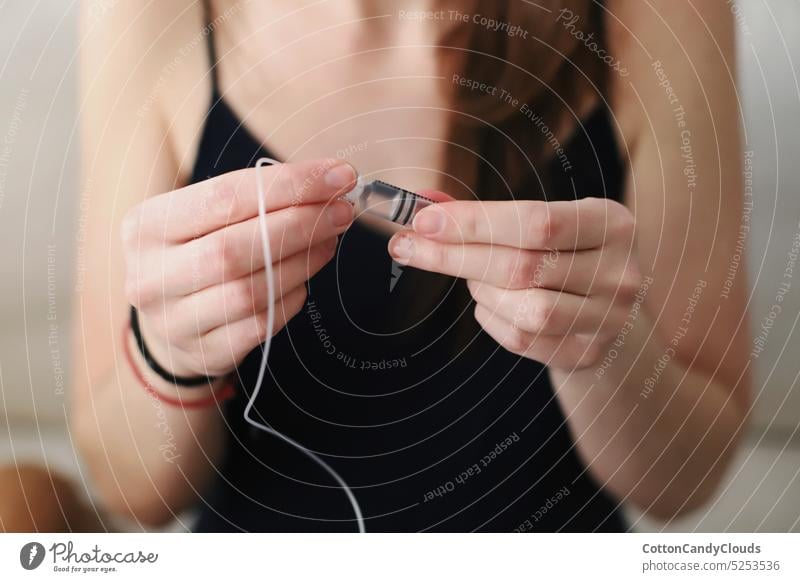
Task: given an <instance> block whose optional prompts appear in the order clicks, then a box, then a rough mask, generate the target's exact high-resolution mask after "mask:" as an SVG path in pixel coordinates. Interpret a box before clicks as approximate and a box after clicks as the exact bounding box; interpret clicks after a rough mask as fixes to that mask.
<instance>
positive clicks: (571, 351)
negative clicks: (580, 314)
mask: <svg viewBox="0 0 800 582" xmlns="http://www.w3.org/2000/svg"><path fill="white" fill-rule="evenodd" d="M475 319H476V320H477V321H478V323H479V324H480V326H481V327H482V328H483V330H484V331H485V332H486V333H487V334H489V336H491V337H492V339H494V341H496V342H497V343H498V344H500V345H501V346H502V347H503V348H505V349H507V350H508V351H509V352H511V353H513V354H517V355H519V356H522V357H525V358H530V359H531V360H536V361H537V362H541V363H543V364H545V365H546V366H548V367H550V368H554V369H564V370H580V369H583V368H586V367H589V366H592V365H594V364H595V363H596V362H597V361H598V359H599V358H600V357H601V356H602V345H603V344H602V343H601V342H599V341H596V340H593V339H592V338H588V337H582V336H574V335H569V336H552V335H537V334H533V333H530V332H527V331H524V330H522V329H520V328H519V327H516V326H515V325H513V324H512V323H511V322H509V321H508V320H506V319H504V318H503V317H501V316H499V315H497V314H494V313H492V312H491V311H490V310H488V309H486V307H484V306H483V305H480V304H478V305H476V306H475Z"/></svg>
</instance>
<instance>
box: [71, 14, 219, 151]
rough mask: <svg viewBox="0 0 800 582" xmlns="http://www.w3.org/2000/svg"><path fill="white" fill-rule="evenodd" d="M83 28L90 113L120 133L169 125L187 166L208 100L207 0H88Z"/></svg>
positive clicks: (171, 145)
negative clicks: (186, 154)
mask: <svg viewBox="0 0 800 582" xmlns="http://www.w3.org/2000/svg"><path fill="white" fill-rule="evenodd" d="M80 30H81V32H80V38H81V72H82V74H81V88H82V93H83V99H84V109H85V111H84V113H85V114H88V116H89V117H90V118H94V119H95V121H96V122H97V123H102V124H106V125H107V124H109V123H111V124H113V125H114V126H115V127H116V128H117V130H119V131H125V130H126V129H128V130H130V129H131V128H133V127H140V128H141V127H148V128H149V127H152V128H155V127H161V128H163V129H164V133H165V135H164V136H163V137H164V138H165V139H166V140H167V141H168V143H167V144H165V145H166V146H167V147H169V148H170V151H171V152H172V155H174V157H175V158H176V159H177V160H178V162H177V163H178V164H180V161H179V160H180V158H181V157H182V156H183V155H184V154H183V152H185V151H187V150H188V149H190V147H191V145H190V144H187V143H186V142H187V141H191V134H192V130H191V128H193V127H195V126H197V125H198V123H199V122H200V120H201V119H202V117H203V115H204V111H203V106H204V105H205V104H207V102H208V98H209V86H208V83H207V79H206V74H207V71H208V59H207V52H206V39H205V32H206V31H205V30H204V20H203V11H202V3H201V2H197V1H196V0H170V1H169V2H135V1H134V2H128V1H124V2H123V1H121V0H84V2H83V3H82V8H81V15H80ZM90 123H91V120H90Z"/></svg>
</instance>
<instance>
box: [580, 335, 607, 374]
mask: <svg viewBox="0 0 800 582" xmlns="http://www.w3.org/2000/svg"><path fill="white" fill-rule="evenodd" d="M602 351H603V349H602V345H601V343H600V342H598V341H593V342H590V343H589V344H588V345H582V346H581V347H580V351H579V354H578V358H577V360H576V362H575V369H577V370H584V369H586V368H589V367H591V366H594V365H595V364H597V362H599V361H600V357H601V354H602Z"/></svg>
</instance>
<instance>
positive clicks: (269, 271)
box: [244, 158, 366, 533]
mask: <svg viewBox="0 0 800 582" xmlns="http://www.w3.org/2000/svg"><path fill="white" fill-rule="evenodd" d="M280 163H281V162H279V161H277V160H273V159H271V158H261V159H259V160H258V161H257V162H256V169H257V170H260V169H261V168H263V167H264V166H271V165H279V164H280ZM256 181H257V184H258V226H259V230H260V232H261V251H262V253H263V254H264V273H265V275H266V278H267V300H268V305H269V308H268V309H267V328H266V329H267V339H266V341H265V342H264V350H263V351H262V353H261V365H260V366H259V369H258V378H257V379H256V385H255V388H253V394H252V395H251V396H250V400H248V402H247V406H245V409H244V419H245V420H246V421H247V422H248V423H250V424H251V425H253V426H254V427H256V428H259V429H261V430H263V431H264V432H266V433H268V434H271V435H272V436H274V437H276V438H278V439H280V440H282V441H284V442H285V443H288V444H289V445H291V446H292V447H294V448H295V449H297V450H298V451H301V452H302V453H303V454H305V455H306V456H307V457H308V458H310V459H311V460H312V461H314V462H315V463H317V464H318V465H319V466H320V467H322V468H323V469H324V470H325V471H326V472H327V473H328V474H329V475H330V476H331V477H333V478H334V480H335V481H336V482H337V483H338V484H339V486H340V487H341V488H342V489H343V490H344V492H345V494H346V495H347V499H348V500H349V501H350V505H351V506H352V507H353V513H354V514H355V516H356V521H357V522H358V531H359V533H364V532H365V531H366V528H365V527H364V517H363V516H362V515H361V507H360V506H359V505H358V500H357V499H356V496H355V495H353V491H352V490H351V489H350V487H349V486H348V485H347V483H345V480H344V479H342V477H341V476H340V475H339V473H337V472H336V471H335V470H334V469H333V468H332V467H331V466H330V465H328V463H326V462H325V461H323V460H322V459H321V458H320V457H319V456H317V455H316V454H314V453H313V452H311V451H310V450H308V449H307V448H306V447H304V446H303V445H301V444H300V443H298V442H297V441H295V440H294V439H292V438H290V437H288V436H286V435H285V434H282V433H280V432H278V431H277V430H275V429H274V428H272V427H269V426H267V425H265V424H263V423H260V422H258V421H257V420H254V419H253V418H251V417H250V412H251V411H252V409H253V404H254V403H255V400H256V398H258V393H259V392H260V391H261V385H262V384H263V383H264V375H265V374H266V371H267V358H268V357H269V348H270V345H271V344H272V327H273V326H274V325H275V273H274V272H273V268H272V249H270V245H269V236H268V232H267V210H266V194H265V189H264V179H263V176H262V175H261V172H260V171H258V172H256Z"/></svg>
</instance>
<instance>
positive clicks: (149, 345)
mask: <svg viewBox="0 0 800 582" xmlns="http://www.w3.org/2000/svg"><path fill="white" fill-rule="evenodd" d="M137 324H138V328H139V332H138V338H137V333H136V329H135V328H136V326H137ZM130 327H131V331H132V333H131V334H130V338H129V339H131V341H133V344H132V346H133V349H134V350H135V351H136V352H137V357H136V360H137V362H139V363H141V364H143V365H144V366H145V367H146V368H150V371H152V364H153V363H154V362H157V364H156V365H157V366H158V367H160V368H162V369H163V371H164V372H165V373H166V374H167V375H168V376H169V375H172V376H175V377H177V378H182V377H186V378H193V377H200V376H203V375H204V374H202V373H201V372H198V371H197V370H195V369H194V368H193V367H192V366H190V365H188V364H184V363H183V362H182V361H181V359H180V357H179V356H180V353H181V352H180V350H179V349H177V348H175V347H174V346H173V345H171V344H170V343H169V340H168V339H164V338H162V337H161V336H159V334H157V333H153V331H152V326H151V325H150V321H149V319H148V318H147V317H146V316H144V315H142V313H140V312H138V313H137V312H136V311H135V310H134V309H131V326H130ZM137 340H138V341H141V342H142V344H143V345H144V346H146V348H145V349H146V351H147V352H148V356H149V358H150V361H149V362H148V361H147V358H145V357H144V355H143V351H142V345H139V344H137ZM151 375H153V376H157V377H159V374H157V373H153V374H151ZM160 379H164V378H163V375H162V376H161V377H160ZM167 383H171V384H175V382H169V381H167ZM204 384H205V383H203V384H202V385H204ZM197 387H198V388H200V387H201V385H198V386H197Z"/></svg>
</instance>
